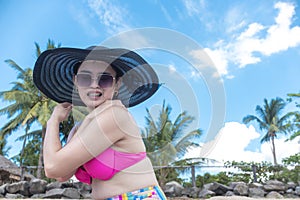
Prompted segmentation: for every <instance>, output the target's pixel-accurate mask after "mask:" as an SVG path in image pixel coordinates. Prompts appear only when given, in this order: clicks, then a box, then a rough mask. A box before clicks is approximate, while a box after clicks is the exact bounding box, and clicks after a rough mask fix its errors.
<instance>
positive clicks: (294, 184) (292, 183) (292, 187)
mask: <svg viewBox="0 0 300 200" xmlns="http://www.w3.org/2000/svg"><path fill="white" fill-rule="evenodd" d="M296 186H297V185H296V183H294V182H292V181H290V182H288V183H287V184H286V187H287V189H293V190H294V189H295V188H296Z"/></svg>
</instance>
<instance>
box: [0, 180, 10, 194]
mask: <svg viewBox="0 0 300 200" xmlns="http://www.w3.org/2000/svg"><path fill="white" fill-rule="evenodd" d="M7 185H8V184H7V183H6V184H4V185H1V186H0V194H3V195H5V193H6V186H7Z"/></svg>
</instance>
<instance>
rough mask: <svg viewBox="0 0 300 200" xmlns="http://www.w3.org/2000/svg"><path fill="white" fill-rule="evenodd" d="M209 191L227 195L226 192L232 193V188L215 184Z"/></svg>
mask: <svg viewBox="0 0 300 200" xmlns="http://www.w3.org/2000/svg"><path fill="white" fill-rule="evenodd" d="M209 190H211V191H213V192H214V193H215V194H216V195H225V194H226V192H228V191H232V188H230V187H228V186H226V185H223V184H220V183H217V182H214V183H213V185H212V186H211V187H210V188H209Z"/></svg>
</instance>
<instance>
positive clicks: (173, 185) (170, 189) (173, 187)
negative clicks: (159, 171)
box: [164, 181, 184, 197]
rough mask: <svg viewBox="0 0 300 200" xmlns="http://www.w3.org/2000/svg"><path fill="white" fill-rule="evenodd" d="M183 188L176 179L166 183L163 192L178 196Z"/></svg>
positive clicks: (167, 194) (169, 195)
mask: <svg viewBox="0 0 300 200" xmlns="http://www.w3.org/2000/svg"><path fill="white" fill-rule="evenodd" d="M183 189H184V187H183V186H182V185H180V184H179V183H178V182H176V181H171V182H168V183H166V185H165V189H164V192H165V194H166V196H168V197H178V196H181V192H182V190H183Z"/></svg>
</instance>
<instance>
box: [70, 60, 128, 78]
mask: <svg viewBox="0 0 300 200" xmlns="http://www.w3.org/2000/svg"><path fill="white" fill-rule="evenodd" d="M81 64H82V61H79V62H77V63H76V64H75V65H74V67H73V74H74V75H76V74H77V73H78V69H79V67H80V65H81ZM110 66H111V67H112V69H113V70H114V71H115V72H116V77H115V78H116V81H118V80H119V78H120V77H121V76H123V73H122V72H121V71H120V70H118V68H117V67H114V66H115V64H114V63H112V64H111V65H110Z"/></svg>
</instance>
